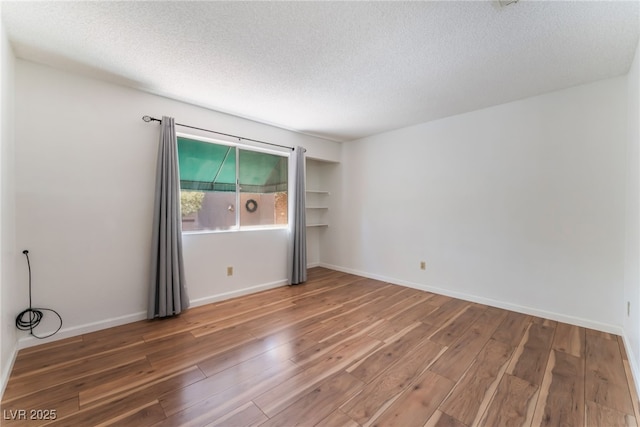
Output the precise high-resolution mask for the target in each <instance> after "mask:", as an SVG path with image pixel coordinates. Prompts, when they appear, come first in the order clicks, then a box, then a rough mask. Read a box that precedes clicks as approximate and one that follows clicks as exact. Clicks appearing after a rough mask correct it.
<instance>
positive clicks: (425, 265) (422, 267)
mask: <svg viewBox="0 0 640 427" xmlns="http://www.w3.org/2000/svg"><path fill="white" fill-rule="evenodd" d="M426 269H427V263H426V262H424V261H420V270H426Z"/></svg>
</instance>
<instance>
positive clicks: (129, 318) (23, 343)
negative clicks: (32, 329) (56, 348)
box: [9, 280, 287, 372]
mask: <svg viewBox="0 0 640 427" xmlns="http://www.w3.org/2000/svg"><path fill="white" fill-rule="evenodd" d="M286 284H287V281H286V280H279V281H276V282H270V283H264V284H261V285H257V286H252V287H249V288H243V289H239V290H237V291H231V292H224V293H220V294H215V295H211V296H208V297H205V298H198V299H195V300H191V301H190V306H191V307H197V306H200V305H205V304H210V303H213V302H217V301H222V300H226V299H230V298H234V297H238V296H242V295H247V294H252V293H255V292H259V291H264V290H267V289H272V288H277V287H280V286H284V285H286ZM146 318H147V313H146V312H138V313H132V314H127V315H124V316H120V317H114V318H111V319H105V320H100V321H97V322H92V323H86V324H84V325H78V326H72V327H69V328H62V329H61V330H60V331H59V332H58V333H57V334H55V335H54V336H52V337H49V338H45V339H42V340H41V339H37V338H34V337H32V336H29V335H26V336H24V337H22V338H20V339H19V340H18V349H23V348H27V347H33V346H35V345H39V344H44V343H48V342H53V341H59V340H62V339H65V338H71V337H75V336H78V335H83V334H88V333H91V332H96V331H100V330H102V329H107V328H112V327H114V326H120V325H124V324H127V323H133V322H137V321H139V320H144V319H146ZM48 333H51V332H48ZM48 333H47V332H42V335H47V334H48ZM9 372H11V371H9Z"/></svg>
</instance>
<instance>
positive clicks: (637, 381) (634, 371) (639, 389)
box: [621, 333, 640, 396]
mask: <svg viewBox="0 0 640 427" xmlns="http://www.w3.org/2000/svg"><path fill="white" fill-rule="evenodd" d="M621 336H622V341H623V342H624V348H625V350H626V352H627V358H628V359H629V366H630V367H631V376H632V377H633V383H634V385H635V386H636V393H638V396H640V370H638V362H637V360H638V359H637V356H638V355H637V354H635V352H634V351H633V347H631V341H629V338H627V334H624V333H623V334H622V335H621Z"/></svg>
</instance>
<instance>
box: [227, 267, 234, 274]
mask: <svg viewBox="0 0 640 427" xmlns="http://www.w3.org/2000/svg"><path fill="white" fill-rule="evenodd" d="M227 276H233V267H227Z"/></svg>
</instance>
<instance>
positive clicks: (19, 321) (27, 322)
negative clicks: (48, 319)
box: [16, 250, 62, 340]
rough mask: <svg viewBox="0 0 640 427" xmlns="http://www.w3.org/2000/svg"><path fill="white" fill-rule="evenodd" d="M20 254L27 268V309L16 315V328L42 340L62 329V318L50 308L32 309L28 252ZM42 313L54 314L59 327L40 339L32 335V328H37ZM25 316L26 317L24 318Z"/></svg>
mask: <svg viewBox="0 0 640 427" xmlns="http://www.w3.org/2000/svg"><path fill="white" fill-rule="evenodd" d="M22 253H23V254H24V256H26V257H27V268H28V269H29V308H27V309H26V310H24V311H23V312H21V313H20V314H18V317H16V328H18V329H20V330H21V331H29V333H30V334H31V335H33V336H34V337H36V338H38V339H41V340H42V339H45V338H49V337H52V336H54V335H55V334H57V333H58V331H59V330H60V329H62V317H61V316H60V314H59V313H58V312H57V311H55V310H52V309H50V308H39V307H32V304H31V262H29V251H27V250H24V251H22ZM44 311H50V312H52V313H53V314H55V315H56V316H58V319H60V326H58V329H56V330H55V331H54V332H53V333H51V334H49V335H45V336H43V337H41V336H38V335H36V334H34V333H33V328H35V327H36V326H38V325H39V324H40V321H41V320H42V318H43V317H44V313H43V312H44ZM25 316H26V318H25Z"/></svg>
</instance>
